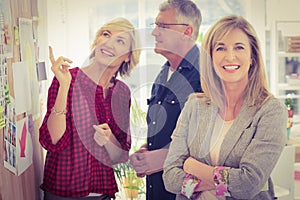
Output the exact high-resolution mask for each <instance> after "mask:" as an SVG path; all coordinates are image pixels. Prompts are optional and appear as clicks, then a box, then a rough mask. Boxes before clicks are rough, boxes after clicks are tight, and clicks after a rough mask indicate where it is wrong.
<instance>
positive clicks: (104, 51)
mask: <svg viewBox="0 0 300 200" xmlns="http://www.w3.org/2000/svg"><path fill="white" fill-rule="evenodd" d="M130 51H131V37H130V34H129V33H127V32H124V31H117V30H104V31H102V32H100V34H99V36H98V38H97V41H96V48H95V61H96V62H98V63H100V64H103V65H106V66H110V67H118V68H119V67H120V65H121V64H122V62H124V61H125V62H128V61H129V57H130Z"/></svg>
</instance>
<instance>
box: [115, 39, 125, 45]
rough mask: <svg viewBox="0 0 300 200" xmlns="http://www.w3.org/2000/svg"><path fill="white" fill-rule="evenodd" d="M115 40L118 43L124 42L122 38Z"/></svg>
mask: <svg viewBox="0 0 300 200" xmlns="http://www.w3.org/2000/svg"><path fill="white" fill-rule="evenodd" d="M117 42H118V43H119V44H125V41H124V40H123V39H118V40H117Z"/></svg>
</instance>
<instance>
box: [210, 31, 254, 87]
mask: <svg viewBox="0 0 300 200" xmlns="http://www.w3.org/2000/svg"><path fill="white" fill-rule="evenodd" d="M212 58H213V63H214V69H215V71H216V73H217V75H218V76H219V77H220V79H221V80H223V83H224V84H225V85H227V84H238V85H241V86H242V85H245V84H247V83H248V71H249V68H250V65H251V46H250V41H249V38H248V36H247V35H246V34H245V33H244V32H243V31H242V30H241V29H238V28H235V29H233V30H231V31H230V32H229V33H228V34H226V35H225V36H224V37H223V38H221V39H220V40H218V41H217V42H216V44H215V46H214V48H213V49H212Z"/></svg>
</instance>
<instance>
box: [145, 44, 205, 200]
mask: <svg viewBox="0 0 300 200" xmlns="http://www.w3.org/2000/svg"><path fill="white" fill-rule="evenodd" d="M169 68H170V63H169V62H166V63H165V65H164V66H163V67H162V70H161V71H160V73H159V74H158V76H157V77H156V80H155V82H154V84H153V86H152V90H151V98H150V99H148V100H147V101H148V105H149V107H148V112H147V124H148V138H147V146H148V150H149V151H151V150H156V149H161V148H168V147H169V144H170V142H171V135H172V133H173V130H174V128H175V126H176V123H177V119H178V117H179V114H180V112H181V110H182V108H183V106H184V104H185V102H186V100H187V98H188V96H189V95H190V94H191V93H193V92H201V91H202V89H201V85H200V73H199V48H198V47H197V46H196V45H195V46H194V47H193V48H192V49H191V50H190V51H189V52H188V53H187V55H186V56H185V58H184V59H183V60H182V61H181V63H180V64H179V66H178V68H177V70H176V71H175V72H174V73H173V74H172V76H171V77H170V79H169V80H167V78H168V72H169ZM160 199H163V200H174V199H175V195H174V194H171V193H169V192H167V191H166V190H165V187H164V184H163V180H162V171H160V172H157V173H155V174H152V175H149V176H147V200H160Z"/></svg>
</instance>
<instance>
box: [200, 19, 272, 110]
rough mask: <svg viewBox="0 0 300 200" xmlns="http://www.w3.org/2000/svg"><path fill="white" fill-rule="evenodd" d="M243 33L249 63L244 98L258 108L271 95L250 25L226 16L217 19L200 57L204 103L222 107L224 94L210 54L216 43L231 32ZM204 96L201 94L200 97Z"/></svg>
mask: <svg viewBox="0 0 300 200" xmlns="http://www.w3.org/2000/svg"><path fill="white" fill-rule="evenodd" d="M236 28H238V29H240V30H242V31H243V32H244V33H245V34H246V35H247V36H248V38H249V42H250V47H251V59H252V64H251V66H250V68H249V71H248V78H249V82H248V86H247V88H246V90H245V97H246V100H247V101H248V103H249V104H251V105H254V104H256V105H257V107H258V108H259V107H260V106H262V105H263V104H264V103H265V102H266V101H267V100H268V99H269V98H270V97H272V96H273V95H272V94H271V93H270V91H269V87H268V81H267V75H266V71H265V66H264V63H263V59H262V53H261V48H260V44H259V40H258V37H257V35H256V32H255V30H254V29H253V27H252V25H251V24H250V23H249V22H248V21H247V20H245V19H244V18H243V17H241V16H237V15H229V16H225V17H222V18H221V19H219V20H218V21H217V22H216V23H215V24H214V25H212V26H211V27H210V29H209V30H208V32H207V33H206V34H205V36H204V39H203V41H202V46H201V54H200V66H201V67H200V70H201V71H200V74H201V77H200V78H201V85H202V89H203V91H204V96H205V97H206V101H207V102H214V103H216V104H217V105H218V106H219V107H221V106H224V103H225V94H224V88H223V85H222V81H221V79H220V78H219V76H217V74H216V72H215V70H214V67H213V61H212V51H213V48H214V46H215V45H216V43H217V41H219V40H220V39H221V38H223V37H224V36H226V35H227V34H228V33H229V32H230V31H232V30H233V29H236ZM200 96H203V95H200Z"/></svg>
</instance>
